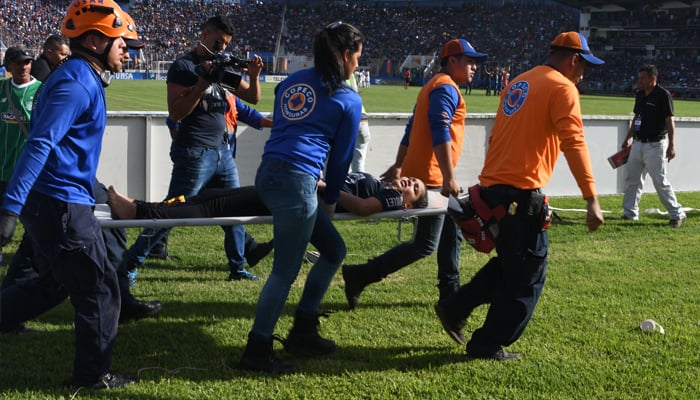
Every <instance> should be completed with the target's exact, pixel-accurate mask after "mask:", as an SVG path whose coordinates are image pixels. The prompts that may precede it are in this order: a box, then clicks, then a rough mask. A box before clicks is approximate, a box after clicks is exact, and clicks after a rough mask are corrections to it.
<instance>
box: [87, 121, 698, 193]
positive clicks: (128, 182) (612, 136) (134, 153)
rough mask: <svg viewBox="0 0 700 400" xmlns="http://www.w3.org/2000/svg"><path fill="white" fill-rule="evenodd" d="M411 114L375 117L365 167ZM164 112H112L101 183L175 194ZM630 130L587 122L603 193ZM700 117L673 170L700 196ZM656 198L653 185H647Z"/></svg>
mask: <svg viewBox="0 0 700 400" xmlns="http://www.w3.org/2000/svg"><path fill="white" fill-rule="evenodd" d="M409 115H410V114H370V121H369V124H370V130H371V133H372V139H371V142H370V150H369V153H368V155H367V163H366V169H367V172H370V173H372V174H374V175H379V174H381V173H382V172H384V171H385V170H386V169H387V168H388V166H389V165H391V164H392V163H393V162H394V159H395V157H396V150H397V148H398V145H399V142H400V140H401V137H402V136H403V131H404V127H405V125H406V122H407V120H408V117H409ZM166 116H167V114H166V113H165V112H152V113H141V112H138V113H137V112H110V113H109V117H108V124H107V131H106V134H105V137H104V142H103V147H102V157H101V159H100V166H99V168H98V172H97V177H98V179H100V180H101V181H102V182H103V183H104V184H105V185H108V186H109V185H114V186H115V187H116V188H117V189H118V190H120V191H122V192H123V193H126V194H128V195H129V196H131V197H134V198H138V199H145V200H148V201H160V200H162V199H163V198H164V197H165V195H166V194H167V191H168V184H169V182H170V173H171V169H172V163H171V161H170V155H169V151H170V135H169V132H168V128H167V126H166V125H165V117H166ZM493 118H494V115H493V114H470V115H468V117H467V126H466V128H465V134H466V136H465V142H464V150H463V153H462V157H461V158H460V161H459V164H458V166H457V176H458V179H459V181H460V182H461V183H462V186H463V187H465V188H466V187H467V186H469V185H471V184H473V183H475V182H477V176H478V174H479V172H480V171H481V166H482V164H483V162H484V155H485V152H486V145H487V142H488V135H489V133H490V131H491V127H492V126H493ZM628 126H629V117H628V116H612V117H611V116H584V129H585V132H586V140H587V142H588V146H589V148H590V152H591V161H592V164H593V174H594V176H595V178H596V186H597V189H598V192H599V193H600V194H615V193H621V192H622V189H623V186H622V185H623V179H624V173H625V168H624V167H622V168H619V169H618V170H613V169H612V168H611V167H610V165H609V164H608V161H607V158H608V157H609V156H610V155H611V154H613V153H614V152H616V151H617V150H618V149H619V147H620V144H621V143H622V139H623V138H624V137H625V135H626V133H627V127H628ZM699 127H700V118H676V154H677V156H676V158H675V159H674V160H673V161H671V162H670V164H669V179H670V180H671V183H672V184H673V186H674V188H675V189H676V190H678V191H700V180H698V178H697V173H698V171H700V157H698V156H697V153H696V152H695V151H696V150H697V149H700V131H699V130H698V128H699ZM269 134H270V130H269V129H264V130H262V131H258V130H256V129H252V128H248V127H247V126H245V125H241V126H240V128H239V131H238V150H237V154H236V162H237V165H238V171H239V174H240V179H241V184H242V185H252V184H253V182H254V179H255V172H256V169H257V167H258V163H259V162H260V158H261V155H262V149H263V146H264V144H265V140H266V139H267V137H268V136H269ZM545 190H546V192H547V194H549V195H550V196H561V195H573V196H578V195H580V192H579V190H578V187H577V186H576V182H575V181H574V179H573V176H572V175H571V172H570V171H569V168H568V165H567V164H566V159H565V158H564V157H563V156H561V157H560V160H559V163H558V164H557V168H556V170H555V171H554V176H553V177H552V180H551V182H550V184H549V185H548V187H547V188H545ZM645 190H646V191H647V192H653V191H654V188H653V186H652V184H651V181H650V180H649V179H647V182H646V184H645Z"/></svg>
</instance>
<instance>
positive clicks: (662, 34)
mask: <svg viewBox="0 0 700 400" xmlns="http://www.w3.org/2000/svg"><path fill="white" fill-rule="evenodd" d="M122 4H123V7H124V8H126V9H128V11H129V12H130V13H131V14H132V15H133V17H134V19H135V20H136V21H139V22H140V24H141V26H139V32H140V33H141V35H142V36H143V39H144V40H145V41H146V42H147V44H148V46H147V47H146V49H145V53H144V54H143V56H144V58H143V59H142V60H140V63H139V64H132V65H131V67H132V68H138V69H140V70H141V69H145V70H151V71H154V70H156V68H157V67H156V64H157V63H158V62H167V61H169V60H172V59H173V58H175V57H176V56H177V55H178V54H181V53H183V52H185V51H187V50H188V49H190V48H191V47H192V46H193V41H194V40H196V38H197V35H198V32H199V24H200V23H201V22H202V21H204V20H205V19H206V18H207V17H208V16H211V15H214V14H230V15H233V16H234V18H235V20H236V21H238V22H239V23H238V24H237V25H236V34H235V36H234V40H233V44H232V47H231V48H230V49H228V50H229V51H231V52H232V53H234V54H238V55H246V54H248V53H249V52H256V53H266V54H271V55H274V56H275V58H274V60H283V59H288V58H290V57H291V56H301V55H303V56H308V55H310V53H311V45H312V38H313V34H314V33H315V32H314V30H315V29H316V28H317V27H320V26H323V25H325V24H327V23H328V22H330V21H334V20H343V21H347V22H350V23H352V24H354V25H356V26H358V27H359V28H360V29H361V30H362V31H363V33H365V35H366V37H367V40H366V43H365V50H364V54H363V60H362V62H363V65H364V66H366V67H368V68H369V70H370V72H371V75H372V77H374V78H381V79H382V80H383V81H388V82H391V81H393V80H395V81H397V82H398V81H400V80H401V76H402V71H400V70H399V66H400V65H401V63H402V61H403V60H404V59H405V58H406V57H407V56H408V55H411V54H428V55H429V54H434V53H435V52H436V51H437V49H438V48H439V46H440V45H441V44H442V43H444V42H445V41H446V40H448V39H450V38H454V37H466V38H469V40H471V41H472V42H474V44H475V45H476V46H477V47H478V48H479V49H480V50H482V49H483V51H485V52H487V53H488V54H489V55H490V56H491V57H490V58H489V65H487V67H488V69H491V70H493V69H496V68H504V67H505V68H508V69H509V70H510V76H511V78H512V77H514V76H515V75H517V74H518V73H519V72H522V71H525V70H527V69H529V68H531V67H532V66H534V65H537V64H539V63H541V62H542V61H543V60H544V57H545V56H546V54H545V51H546V47H547V43H549V41H550V40H551V38H552V37H554V35H556V34H557V33H558V32H561V31H567V30H580V31H582V32H584V34H587V35H588V36H589V43H590V45H591V47H592V48H593V49H594V51H595V52H596V54H599V55H600V56H601V57H602V58H603V59H605V60H606V61H607V63H606V65H605V66H604V67H602V68H598V69H595V70H594V69H591V71H590V72H588V71H587V76H586V79H585V80H584V82H583V83H582V84H581V85H580V87H581V90H582V91H583V92H586V93H601V94H608V93H610V94H631V92H632V84H633V82H634V77H635V76H636V69H637V67H638V66H639V65H640V64H643V63H655V64H657V65H658V66H659V69H660V71H663V75H662V76H661V77H660V81H661V83H662V84H663V85H664V86H666V87H669V89H670V90H671V91H672V93H673V94H674V95H675V96H676V97H679V98H700V68H699V65H700V63H699V61H700V55H699V53H698V50H699V49H700V41H699V40H698V35H699V33H698V32H700V29H698V28H700V6H699V5H698V2H697V1H693V2H678V1H658V2H654V5H653V6H650V5H649V3H648V2H639V1H630V0H617V1H600V0H594V1H578V0H563V1H553V0H529V1H528V0H498V1H489V0H471V1H469V0H465V1H425V0H413V1H398V0H393V1H392V0H385V1H369V0H368V1H296V0H287V1H279V0H277V1H272V0H257V1H246V0H181V1H166V0H158V1H154V0H131V1H130V2H124V3H122ZM64 8H65V1H63V0H46V1H42V2H27V1H23V0H4V1H3V7H2V8H0V40H1V41H2V43H3V44H4V45H5V46H8V47H9V46H14V45H19V44H23V45H25V46H27V47H28V48H30V49H34V51H35V53H36V54H38V53H39V49H40V47H41V44H42V43H43V41H44V39H45V38H46V36H47V35H49V34H51V33H54V32H55V30H56V29H57V28H58V27H59V26H60V22H61V21H60V19H61V17H62V15H63V13H64V11H65V10H64ZM1 49H2V45H0V50H1ZM282 64H284V65H285V66H287V63H286V62H285V63H282V62H279V61H278V62H277V67H276V68H275V65H274V63H271V62H269V63H267V65H266V68H267V70H266V71H265V72H266V73H273V72H275V73H284V72H285V71H284V70H283V69H282V67H281V66H282ZM414 72H418V73H419V75H420V74H422V73H423V72H424V71H414ZM478 74H479V75H478V76H477V79H476V82H475V83H476V84H475V87H484V86H485V82H486V76H485V74H484V69H480V70H479V72H478ZM426 78H427V77H426Z"/></svg>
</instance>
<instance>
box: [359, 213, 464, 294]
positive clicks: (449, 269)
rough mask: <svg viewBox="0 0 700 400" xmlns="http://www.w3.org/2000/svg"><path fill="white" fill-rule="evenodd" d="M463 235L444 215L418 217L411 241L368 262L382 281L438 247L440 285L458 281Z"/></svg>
mask: <svg viewBox="0 0 700 400" xmlns="http://www.w3.org/2000/svg"><path fill="white" fill-rule="evenodd" d="M461 244H462V235H461V233H460V232H459V230H458V228H457V225H456V224H455V223H454V221H453V220H452V219H451V218H448V219H445V215H444V214H441V215H430V216H424V217H418V223H417V224H416V232H415V236H414V238H413V240H412V241H410V242H406V243H401V244H399V245H397V246H394V247H393V248H392V249H390V250H389V251H387V252H385V253H384V254H382V255H380V256H378V257H375V258H373V259H371V260H369V261H368V262H367V265H368V266H369V267H370V271H371V273H372V274H374V278H375V280H377V281H378V280H380V279H383V278H384V277H386V276H387V275H389V274H391V273H393V272H396V271H398V270H399V269H401V268H403V267H405V266H407V265H410V264H412V263H414V262H416V261H418V260H420V259H421V258H424V257H428V256H430V255H431V254H433V253H434V252H435V250H437V252H438V254H437V261H438V273H437V277H438V286H439V287H448V286H449V285H450V284H452V283H457V284H459V254H460V246H461Z"/></svg>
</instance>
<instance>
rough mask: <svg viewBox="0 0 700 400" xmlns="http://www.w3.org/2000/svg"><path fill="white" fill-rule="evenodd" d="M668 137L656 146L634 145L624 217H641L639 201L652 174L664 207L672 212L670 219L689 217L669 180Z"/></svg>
mask: <svg viewBox="0 0 700 400" xmlns="http://www.w3.org/2000/svg"><path fill="white" fill-rule="evenodd" d="M667 148H668V138H666V139H663V140H660V141H658V142H652V143H642V142H640V141H638V140H634V141H633V142H632V150H631V151H630V156H629V159H628V160H627V164H626V169H627V177H626V178H625V195H624V197H623V199H622V208H623V210H624V215H625V216H626V217H628V218H632V219H637V218H639V199H640V198H641V197H642V192H643V191H644V180H645V179H646V175H647V174H649V176H650V177H651V180H652V182H653V183H654V188H655V189H656V194H657V195H658V196H659V200H660V201H661V204H662V205H663V206H664V207H665V208H666V210H667V211H668V217H669V219H682V218H685V213H684V212H683V211H682V210H681V205H680V204H679V203H678V200H676V195H675V194H674V193H673V187H671V182H669V181H668V179H667V178H666V165H667V161H666V149H667Z"/></svg>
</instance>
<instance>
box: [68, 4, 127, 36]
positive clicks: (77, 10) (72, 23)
mask: <svg viewBox="0 0 700 400" xmlns="http://www.w3.org/2000/svg"><path fill="white" fill-rule="evenodd" d="M93 30H94V31H98V32H100V33H102V34H103V35H105V36H107V37H110V38H118V37H122V36H126V35H127V34H128V32H129V31H128V29H127V23H126V21H125V20H124V11H122V9H121V7H119V5H118V4H117V3H116V2H115V1H114V0H73V2H72V3H71V5H70V6H69V7H68V11H67V12H66V16H65V18H63V24H62V25H61V33H62V34H63V35H64V36H66V37H68V38H71V39H73V38H77V37H78V36H80V35H82V34H84V33H85V32H88V31H93Z"/></svg>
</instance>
